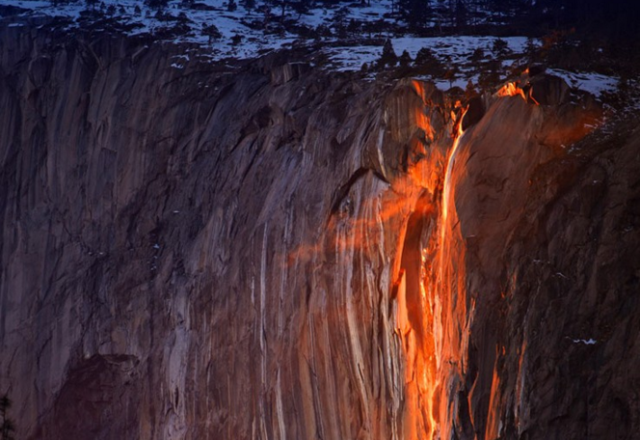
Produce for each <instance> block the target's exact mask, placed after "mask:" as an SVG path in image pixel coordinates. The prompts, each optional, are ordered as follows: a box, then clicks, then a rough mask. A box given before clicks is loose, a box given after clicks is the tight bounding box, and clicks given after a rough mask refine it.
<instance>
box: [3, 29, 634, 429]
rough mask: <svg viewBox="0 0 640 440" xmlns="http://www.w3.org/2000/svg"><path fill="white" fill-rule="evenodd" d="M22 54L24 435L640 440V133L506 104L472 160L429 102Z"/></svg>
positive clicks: (375, 90) (13, 210)
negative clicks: (603, 129)
mask: <svg viewBox="0 0 640 440" xmlns="http://www.w3.org/2000/svg"><path fill="white" fill-rule="evenodd" d="M0 41H1V42H2V45H1V46H0V61H1V67H2V73H3V80H2V81H0V106H1V107H0V108H3V109H4V110H3V112H2V114H1V115H0V119H1V121H0V160H1V162H0V166H1V167H2V168H1V171H2V173H1V182H2V185H1V186H0V233H1V234H2V235H1V236H2V239H1V240H0V270H1V272H0V282H1V284H0V310H1V314H0V343H1V347H2V351H1V355H0V392H5V391H8V392H9V395H10V397H12V399H13V400H14V406H13V408H12V415H13V418H14V420H15V421H16V425H17V427H18V429H19V433H20V434H19V437H20V438H48V439H57V438H60V439H62V438H64V439H67V438H104V439H112V438H113V439H122V438H145V439H152V438H153V439H177V438H189V439H207V438H209V439H219V438H228V439H232V438H239V439H245V438H247V439H248V438H256V439H259V438H261V439H295V438H300V439H303V438H309V439H314V438H323V439H352V438H353V439H416V438H429V437H433V438H446V439H449V438H452V437H453V436H457V438H461V439H463V438H464V439H466V438H474V437H475V438H479V439H481V438H487V439H489V438H497V437H498V436H500V437H501V438H527V439H537V438H554V437H553V436H556V437H557V438H577V437H582V436H583V435H584V433H585V432H587V434H588V435H589V438H592V437H593V438H604V437H603V436H606V433H607V432H608V427H609V426H615V427H616V429H618V431H617V432H616V434H617V435H618V436H619V438H631V437H630V436H631V435H632V433H635V432H637V430H638V428H639V420H638V419H637V417H638V416H637V414H640V410H639V408H638V401H637V400H633V399H634V397H633V393H632V391H631V390H633V389H634V387H633V386H627V384H629V383H630V384H632V385H633V384H637V383H638V381H639V380H640V376H639V374H640V373H638V372H637V369H636V368H634V365H635V364H634V359H635V360H637V359H638V354H639V350H640V348H639V347H638V346H637V342H636V338H637V334H638V332H637V327H634V326H637V324H636V323H637V322H638V320H637V319H634V317H637V316H638V307H640V305H639V304H638V301H637V290H638V276H640V275H638V274H637V273H636V272H635V271H637V265H636V264H634V262H637V261H638V257H639V256H638V255H637V252H638V250H637V249H640V247H638V244H639V243H637V242H638V235H637V224H636V223H635V219H636V216H637V212H636V211H637V209H638V207H637V206H636V205H637V203H636V201H637V200H640V194H637V193H638V192H639V191H640V189H639V188H640V185H637V182H638V176H640V173H639V172H638V171H639V170H638V169H637V167H638V161H637V159H636V158H635V154H636V153H635V151H637V149H636V146H637V145H635V144H637V142H636V141H635V139H637V136H636V137H634V136H629V138H628V140H627V139H625V138H620V139H618V140H614V141H608V140H605V141H598V142H596V141H595V140H593V141H590V143H585V146H584V149H583V152H581V153H574V154H572V155H568V156H563V155H562V154H561V152H562V146H561V145H562V144H565V145H568V144H567V142H572V141H575V140H576V139H579V138H580V137H582V136H583V135H584V132H585V131H586V129H585V128H584V121H585V120H586V119H585V117H584V114H583V113H584V112H582V113H576V112H575V111H572V110H570V109H567V108H565V107H557V108H556V107H544V106H536V105H533V104H531V103H529V104H528V103H526V102H525V101H524V100H523V99H522V98H521V97H520V96H518V94H517V93H516V96H511V97H504V98H498V97H495V98H494V97H485V98H484V101H485V102H483V109H484V112H483V113H484V114H482V113H478V114H477V115H476V116H475V117H474V122H475V124H474V125H470V126H466V124H463V125H464V127H465V129H466V131H465V134H464V135H463V136H462V138H459V141H458V144H457V148H456V154H455V161H454V162H452V163H451V166H448V161H447V159H448V157H449V154H450V151H451V150H452V145H453V144H454V138H455V137H456V136H454V135H452V134H453V133H457V126H458V121H459V119H460V117H461V114H462V108H461V107H460V106H456V103H455V100H452V99H450V98H449V97H447V96H444V95H443V94H442V93H441V92H439V91H437V90H435V89H434V88H433V87H432V86H429V85H428V84H423V83H420V82H413V81H409V80H403V81H399V82H397V83H395V84H393V85H384V84H376V83H374V84H370V83H360V82H356V81H353V80H352V79H343V78H340V77H337V76H331V75H328V74H323V73H321V72H317V71H310V72H304V73H301V74H300V75H298V76H291V77H290V78H289V76H287V81H284V80H283V81H272V80H271V79H272V77H273V72H274V71H287V69H284V70H283V69H282V62H280V63H279V62H278V61H277V56H275V57H271V58H267V59H264V60H262V61H260V62H258V63H254V65H253V66H251V67H250V68H244V67H241V68H238V69H237V70H233V71H230V70H229V69H226V70H225V69H220V68H216V67H211V66H196V65H195V64H194V63H192V64H189V65H187V66H186V68H185V69H184V70H179V69H175V68H171V67H170V66H171V63H172V60H171V57H172V56H173V55H174V51H175V53H177V51H178V49H175V48H171V47H164V48H161V47H159V46H153V47H152V48H145V47H144V46H140V45H136V44H134V43H131V42H126V41H123V40H119V39H108V38H105V39H99V40H98V39H96V40H92V41H91V42H83V40H82V39H74V41H72V42H63V41H60V42H58V41H56V40H55V39H49V40H46V39H44V38H42V36H39V37H38V36H36V34H34V33H28V32H26V31H24V30H21V29H20V28H7V29H4V30H3V31H2V36H1V38H0ZM274 69H276V70H274ZM276 76H277V75H276ZM614 147H615V148H614ZM541 164H543V165H541ZM447 169H450V174H449V177H448V182H449V183H448V184H447V185H445V174H446V170H447ZM443 194H444V197H446V200H447V202H446V203H443V202H442V200H443ZM445 207H446V210H445ZM591 339H594V340H596V341H597V342H596V344H587V343H584V342H582V341H587V342H588V341H590V340H591ZM574 341H578V342H574ZM623 350H624V352H625V353H626V354H625V355H624V356H622V355H621V354H620V352H621V351H623ZM558 417H560V419H558ZM612 421H615V424H614V425H611V423H613V422H612ZM585 430H588V431H585ZM454 433H455V434H454Z"/></svg>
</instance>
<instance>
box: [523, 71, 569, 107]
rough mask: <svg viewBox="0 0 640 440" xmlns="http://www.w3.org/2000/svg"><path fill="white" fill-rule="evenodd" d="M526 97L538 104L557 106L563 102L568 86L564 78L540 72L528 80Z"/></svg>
mask: <svg viewBox="0 0 640 440" xmlns="http://www.w3.org/2000/svg"><path fill="white" fill-rule="evenodd" d="M529 84H530V86H529V93H528V99H529V100H530V101H531V102H533V103H536V104H539V105H550V106H558V105H560V104H562V103H564V102H565V99H566V97H567V93H568V92H569V86H568V85H567V83H566V82H565V80H564V79H562V78H560V77H557V76H553V75H547V74H540V75H537V76H535V77H533V78H531V79H530V81H529Z"/></svg>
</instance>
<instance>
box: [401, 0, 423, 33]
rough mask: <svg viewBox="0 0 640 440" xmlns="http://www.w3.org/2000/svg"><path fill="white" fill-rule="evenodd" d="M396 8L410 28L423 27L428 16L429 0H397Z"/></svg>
mask: <svg viewBox="0 0 640 440" xmlns="http://www.w3.org/2000/svg"><path fill="white" fill-rule="evenodd" d="M398 10H399V12H400V16H401V17H402V18H403V19H404V20H405V21H406V22H407V24H408V25H409V28H410V29H413V30H418V29H423V28H424V27H425V26H426V24H427V19H428V18H429V11H430V0H398Z"/></svg>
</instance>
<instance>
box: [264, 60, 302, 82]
mask: <svg viewBox="0 0 640 440" xmlns="http://www.w3.org/2000/svg"><path fill="white" fill-rule="evenodd" d="M309 70H311V66H309V64H307V63H286V64H283V65H281V66H278V67H274V68H272V69H271V84H273V85H282V84H285V83H288V82H289V81H291V80H293V79H298V78H300V77H301V76H302V75H303V74H305V73H306V72H308V71H309Z"/></svg>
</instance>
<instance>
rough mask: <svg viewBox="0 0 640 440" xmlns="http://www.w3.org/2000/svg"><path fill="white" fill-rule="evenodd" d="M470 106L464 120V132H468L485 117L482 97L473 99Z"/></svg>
mask: <svg viewBox="0 0 640 440" xmlns="http://www.w3.org/2000/svg"><path fill="white" fill-rule="evenodd" d="M468 105H469V108H468V109H467V112H466V113H465V114H464V117H463V118H462V130H466V129H467V128H469V127H471V126H472V125H475V124H477V123H478V121H480V119H482V117H483V116H484V111H485V110H484V102H483V101H482V98H481V97H479V96H476V97H474V98H471V99H470V100H469V103H468Z"/></svg>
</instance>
